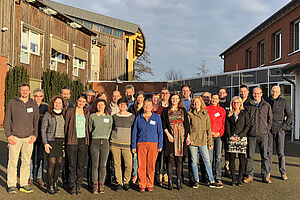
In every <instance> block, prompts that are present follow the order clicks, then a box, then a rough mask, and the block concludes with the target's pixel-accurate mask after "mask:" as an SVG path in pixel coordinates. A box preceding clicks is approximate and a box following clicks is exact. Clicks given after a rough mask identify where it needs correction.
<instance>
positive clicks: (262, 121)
mask: <svg viewBox="0 0 300 200" xmlns="http://www.w3.org/2000/svg"><path fill="white" fill-rule="evenodd" d="M245 110H247V111H248V113H249V119H250V128H249V133H248V135H249V136H253V137H256V136H263V135H267V134H268V133H269V132H270V129H271V127H272V121H273V114H272V109H271V106H270V104H269V103H267V102H265V101H264V100H263V99H261V102H260V103H259V104H258V105H256V104H255V101H254V100H251V101H250V103H249V104H248V105H246V109H245Z"/></svg>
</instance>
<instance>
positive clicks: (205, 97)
mask: <svg viewBox="0 0 300 200" xmlns="http://www.w3.org/2000/svg"><path fill="white" fill-rule="evenodd" d="M202 99H203V101H204V103H205V105H206V106H209V105H210V101H211V93H210V92H203V94H202Z"/></svg>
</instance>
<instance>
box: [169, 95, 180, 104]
mask: <svg viewBox="0 0 300 200" xmlns="http://www.w3.org/2000/svg"><path fill="white" fill-rule="evenodd" d="M171 103H172V105H173V106H178V103H179V96H178V95H173V96H172V97H171Z"/></svg>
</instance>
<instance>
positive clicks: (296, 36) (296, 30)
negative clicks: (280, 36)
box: [294, 22, 300, 51]
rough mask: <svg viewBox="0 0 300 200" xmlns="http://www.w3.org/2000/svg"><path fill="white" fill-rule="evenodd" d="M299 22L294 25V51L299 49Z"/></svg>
mask: <svg viewBox="0 0 300 200" xmlns="http://www.w3.org/2000/svg"><path fill="white" fill-rule="evenodd" d="M299 24H300V22H297V23H295V25H294V51H297V50H299V49H300V48H299V47H300V40H299V38H300V26H299Z"/></svg>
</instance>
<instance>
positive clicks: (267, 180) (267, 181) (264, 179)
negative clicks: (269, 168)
mask: <svg viewBox="0 0 300 200" xmlns="http://www.w3.org/2000/svg"><path fill="white" fill-rule="evenodd" d="M262 182H264V183H267V184H270V183H272V181H271V180H270V179H269V178H268V177H265V178H263V179H262Z"/></svg>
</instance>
